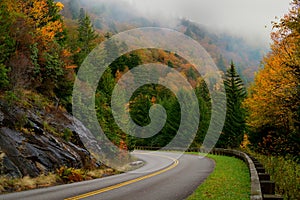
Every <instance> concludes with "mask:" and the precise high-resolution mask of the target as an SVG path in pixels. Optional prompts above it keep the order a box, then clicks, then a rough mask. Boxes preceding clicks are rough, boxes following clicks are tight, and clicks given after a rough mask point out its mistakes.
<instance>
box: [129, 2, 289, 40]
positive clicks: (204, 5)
mask: <svg viewBox="0 0 300 200" xmlns="http://www.w3.org/2000/svg"><path fill="white" fill-rule="evenodd" d="M123 1H127V2H129V3H130V4H131V5H132V6H133V7H135V8H136V9H137V10H138V11H140V12H141V13H142V14H143V15H144V16H145V17H150V18H155V19H159V20H160V21H162V22H165V23H172V20H171V19H175V18H178V17H180V18H188V19H190V20H192V21H195V22H197V23H199V24H203V25H206V26H208V27H210V28H213V29H214V30H215V31H220V30H221V31H230V33H234V34H236V35H239V36H243V37H244V38H246V39H247V40H248V41H250V42H251V43H252V44H256V45H268V44H269V42H270V40H269V38H270V32H271V29H272V25H271V21H274V20H275V17H276V16H277V17H279V18H281V17H282V16H283V15H284V14H285V13H287V12H288V9H289V7H290V5H289V3H290V1H291V0H123Z"/></svg>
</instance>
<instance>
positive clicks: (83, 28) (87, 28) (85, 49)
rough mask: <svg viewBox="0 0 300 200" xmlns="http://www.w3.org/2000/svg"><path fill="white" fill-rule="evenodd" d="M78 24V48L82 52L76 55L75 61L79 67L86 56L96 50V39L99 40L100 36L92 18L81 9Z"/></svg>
mask: <svg viewBox="0 0 300 200" xmlns="http://www.w3.org/2000/svg"><path fill="white" fill-rule="evenodd" d="M78 24H79V27H78V46H79V48H80V52H79V53H78V54H76V55H75V58H74V60H75V63H76V64H77V65H78V66H79V65H81V63H82V62H83V60H84V59H85V58H86V56H87V55H88V54H89V53H90V52H91V51H92V50H93V49H94V48H95V46H96V43H95V39H97V37H98V35H97V34H96V33H95V30H94V28H93V25H92V22H91V20H90V17H89V16H88V14H87V13H86V12H85V11H84V10H83V8H81V9H80V14H79V19H78Z"/></svg>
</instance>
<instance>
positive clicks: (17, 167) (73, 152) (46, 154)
mask: <svg viewBox="0 0 300 200" xmlns="http://www.w3.org/2000/svg"><path fill="white" fill-rule="evenodd" d="M86 131H88V130H87V129H86V128H85V127H84V126H83V125H82V124H81V123H80V122H79V121H78V120H76V119H74V118H73V117H72V116H71V115H70V114H69V113H67V112H66V111H64V110H63V109H60V108H55V107H53V106H52V107H46V108H42V109H41V108H37V107H32V106H27V108H24V107H18V106H11V105H10V106H8V105H5V103H3V102H0V175H5V176H9V177H23V176H26V175H29V176H31V177H36V176H38V175H39V174H42V173H45V174H47V172H51V171H55V169H57V168H58V167H60V166H68V167H74V168H84V167H85V168H88V167H91V165H93V166H94V165H100V164H99V163H97V162H95V161H94V159H93V158H92V156H91V155H90V153H89V152H88V151H87V150H86V149H85V147H84V145H83V143H82V142H81V140H80V137H79V135H80V134H81V135H82V134H85V133H84V132H86ZM93 166H92V167H93Z"/></svg>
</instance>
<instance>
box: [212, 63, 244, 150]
mask: <svg viewBox="0 0 300 200" xmlns="http://www.w3.org/2000/svg"><path fill="white" fill-rule="evenodd" d="M224 85H225V91H226V100H227V106H226V108H227V110H226V118H225V124H224V127H223V131H222V134H221V136H220V139H219V141H218V144H217V145H218V146H220V147H225V148H237V147H239V146H240V144H241V142H242V140H243V136H244V132H245V110H244V108H242V102H243V100H244V98H245V97H246V90H245V87H244V84H243V81H242V80H241V78H240V76H239V75H238V73H237V72H236V69H235V66H234V64H233V62H231V64H230V68H229V69H227V72H226V74H225V80H224Z"/></svg>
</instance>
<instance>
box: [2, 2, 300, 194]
mask: <svg viewBox="0 0 300 200" xmlns="http://www.w3.org/2000/svg"><path fill="white" fill-rule="evenodd" d="M292 2H293V3H292V4H291V5H292V9H291V11H290V12H289V13H288V14H287V15H286V16H285V17H284V18H282V19H281V20H280V21H279V22H277V23H274V32H273V33H272V35H271V37H272V41H273V44H272V45H271V47H270V52H268V53H267V51H266V49H264V48H259V47H253V46H251V45H249V44H248V43H247V42H245V41H244V40H243V39H241V38H237V37H234V36H231V35H230V34H228V33H217V32H213V31H211V30H209V29H207V28H206V27H204V26H201V25H198V24H196V23H193V22H191V21H189V20H188V19H179V20H178V23H177V26H176V27H171V28H174V29H176V30H178V31H180V32H181V33H184V34H186V35H187V36H190V37H191V38H193V39H194V40H196V41H198V42H199V43H200V44H201V45H202V46H203V47H204V48H205V50H206V51H208V53H209V54H210V56H211V57H212V59H213V61H214V62H215V63H216V65H217V67H218V68H219V71H216V72H213V73H217V74H220V75H221V76H222V80H224V89H225V90H224V91H223V92H222V91H221V90H220V89H219V88H220V87H219V86H220V85H218V84H216V83H214V84H208V83H206V82H205V81H204V77H201V76H200V74H199V73H198V72H197V70H195V66H193V65H192V64H191V63H189V62H188V61H187V60H186V59H184V58H183V57H181V56H180V55H178V54H177V53H174V52H170V51H167V50H164V49H153V48H149V49H139V50H135V51H131V52H129V53H127V54H124V55H121V56H119V57H118V58H117V59H116V60H114V61H113V62H112V63H111V64H110V66H109V68H108V69H107V70H106V71H105V72H104V74H103V75H102V77H101V79H100V81H99V83H98V85H97V88H96V92H95V107H93V108H91V109H93V110H95V111H96V116H97V119H96V121H97V122H99V124H100V125H101V127H102V130H103V132H104V133H105V134H106V136H107V138H108V139H109V140H110V141H111V142H112V143H113V144H114V145H115V146H116V147H119V149H121V150H133V149H134V147H135V146H151V147H164V146H166V145H167V144H168V143H169V142H170V141H172V139H173V138H174V137H175V136H176V134H177V131H178V129H179V126H180V123H181V118H182V116H181V113H182V112H181V107H180V104H179V102H178V98H177V97H176V95H175V94H174V93H173V92H172V91H171V90H170V89H168V88H166V87H164V86H162V85H159V84H147V85H144V86H142V87H140V88H138V90H137V91H135V92H134V94H133V95H132V97H131V98H130V101H129V102H127V104H126V105H123V106H126V108H127V109H128V110H129V111H130V116H131V118H132V119H133V121H134V122H135V123H136V124H138V125H140V126H147V125H148V124H150V123H151V119H150V116H149V115H150V110H151V107H152V106H153V105H155V104H160V105H162V106H163V107H164V108H165V110H166V115H167V119H166V123H165V125H164V127H163V128H162V130H160V131H159V133H158V134H156V135H154V136H152V137H149V138H139V137H133V136H131V135H129V134H127V133H125V132H124V131H123V130H121V129H120V127H119V126H118V125H117V123H116V122H115V118H114V116H113V111H112V108H111V107H112V106H111V104H112V101H111V99H112V92H113V88H114V87H115V85H116V84H117V82H118V81H119V80H120V79H121V78H122V76H123V75H124V74H127V75H128V74H129V75H130V73H131V70H132V69H134V68H135V67H137V66H138V65H141V64H148V63H159V64H163V65H165V66H168V67H169V68H170V69H172V70H176V71H177V72H179V74H180V75H182V77H184V78H185V79H186V80H187V82H188V83H189V84H190V85H191V88H192V90H194V92H195V94H196V96H197V102H191V103H190V104H191V105H194V104H197V107H198V108H199V111H200V122H199V123H198V122H197V123H198V130H197V134H196V137H195V138H194V140H193V141H191V147H197V148H200V147H203V139H204V137H205V136H206V133H207V130H208V128H209V124H210V120H211V116H212V115H213V114H216V113H212V111H211V110H212V104H213V103H215V102H214V100H212V99H211V98H212V97H211V94H209V89H210V88H215V89H216V90H217V91H218V92H219V93H220V95H224V94H225V93H226V102H223V103H224V104H226V108H227V110H226V119H225V122H224V127H223V130H222V131H220V132H219V133H218V134H220V138H219V141H218V143H217V144H216V147H222V148H241V147H245V146H247V145H248V147H251V148H252V150H254V151H256V152H259V153H261V154H264V155H268V156H270V155H274V156H287V157H288V158H289V159H290V160H292V161H291V162H298V163H299V148H300V147H299V144H300V142H299V138H300V137H299V133H300V130H299V121H300V119H299V116H300V109H299V108H300V105H299V104H300V100H299V96H300V94H299V84H300V83H299V66H300V63H299V62H300V58H299V55H300V54H299V50H300V49H299V46H300V41H299V38H300V37H299V30H300V25H299V24H300V19H299V18H300V17H299V16H300V15H299V7H300V6H299V5H300V3H299V1H298V0H293V1H292ZM0 20H1V23H0V134H1V135H0V136H3V138H6V139H3V140H1V141H2V142H0V155H1V157H0V162H1V165H0V166H6V168H5V167H2V168H4V169H5V170H2V168H1V171H0V172H1V173H3V174H9V175H10V176H13V177H14V176H25V175H30V176H37V175H38V174H40V173H43V172H45V171H46V172H48V171H54V170H55V169H57V168H59V167H60V165H68V167H75V168H81V167H85V168H91V167H95V166H97V165H98V164H99V163H97V162H95V160H94V157H93V156H92V155H93V152H88V151H87V149H86V148H85V145H84V144H83V143H82V141H81V139H82V138H81V136H82V134H83V135H84V133H90V132H89V129H91V127H88V126H87V127H83V125H82V124H81V122H79V121H76V119H73V118H72V93H73V85H74V80H75V78H76V77H77V73H78V71H79V69H80V66H81V65H82V63H83V62H84V60H85V59H86V58H87V57H88V55H89V54H90V53H91V52H92V50H93V49H94V48H95V47H97V46H98V45H99V44H100V43H101V42H103V41H107V40H109V39H110V38H112V36H113V35H115V34H117V33H119V32H121V31H124V30H129V29H132V28H136V27H146V26H158V27H159V26H160V24H159V22H157V21H151V20H150V19H146V18H144V17H141V16H139V14H138V13H137V12H134V11H133V10H132V8H130V7H128V5H127V4H123V3H117V2H116V1H112V2H104V1H89V3H87V2H86V1H84V0H63V1H62V2H57V1H54V0H2V1H1V2H0ZM169 28H170V27H169ZM185 45H186V44H182V46H183V47H185ZM105 48H106V50H107V52H109V51H108V50H113V51H114V53H116V52H117V53H118V52H121V50H122V49H126V48H127V46H126V45H124V44H122V43H121V44H120V43H118V42H110V43H107V45H106V46H105ZM263 54H265V55H264V56H263ZM260 63H261V64H260ZM258 69H259V70H258ZM257 70H258V72H257V74H256V75H255V76H254V72H255V71H257ZM170 71H171V70H169V71H168V70H166V71H164V72H161V73H160V74H161V75H162V76H163V77H169V78H170V79H172V78H173V79H172V80H174V81H178V80H177V79H176V78H174V77H172V75H173V74H172V73H170ZM153 73H155V72H153ZM156 73H157V72H156ZM152 75H153V74H151V73H148V74H146V75H145V79H146V78H147V77H146V76H148V77H149V76H152ZM254 77H255V78H254ZM205 78H207V79H209V78H211V77H210V74H208V75H207V77H205ZM135 81H136V80H135V77H132V79H130V80H129V82H128V83H126V84H130V83H133V82H135ZM252 81H254V82H253V83H252ZM86 84H87V85H88V84H89V82H88V81H87V83H86ZM248 86H250V87H249V89H248ZM184 89H185V88H183V89H182V91H180V92H181V94H184V93H185V92H186V91H185V90H184ZM120 98H121V97H120ZM224 101H225V100H224ZM90 106H93V105H90ZM88 114H89V113H88ZM217 114H218V113H217ZM189 117H191V116H188V117H187V119H188V120H190V121H191V122H192V121H193V120H194V119H193V118H192V117H191V118H189ZM72 122H73V125H72ZM74 122H75V123H74ZM74 124H75V125H74ZM78 127H80V128H79V131H78V129H76V128H78ZM188 134H189V133H186V135H188ZM45 135H46V136H45ZM186 135H184V136H183V137H182V141H184V140H185V139H189V138H185V136H186ZM10 136H11V137H10ZM1 138H2V137H1ZM7 138H9V139H7ZM20 138H21V139H20ZM248 139H249V140H248ZM7 141H9V142H10V143H9V142H7ZM39 141H43V142H40V143H41V144H39ZM45 141H46V142H45ZM30 142H32V143H30ZM47 142H48V143H47ZM93 142H94V141H93ZM98 142H99V146H100V147H99V149H101V147H103V146H105V144H104V143H103V141H102V140H100V141H98ZM179 143H180V142H179ZM241 144H242V145H241ZM18 145H20V146H21V147H22V148H19V147H18ZM39 145H46V147H47V148H46V147H45V146H42V147H41V146H39ZM47 145H48V146H49V145H50V147H49V148H48V146H47ZM12 146H16V149H13V151H14V152H17V155H16V154H15V153H11V151H12V149H11V148H10V147H12ZM53 146H55V148H56V149H59V150H57V151H59V155H60V157H61V158H62V159H63V162H61V161H57V160H51V155H49V154H48V153H43V152H42V150H40V149H43V151H44V150H45V149H51V151H54V150H53V148H54V147H53ZM179 146H180V144H179ZM27 148H28V149H29V150H28V149H27ZM55 148H54V149H55ZM24 149H27V150H24ZM32 149H38V150H36V151H33V150H32ZM64 151H65V152H66V153H64ZM2 152H3V156H2ZM20 152H21V153H20ZM22 152H23V153H24V152H25V153H24V154H22ZM28 152H29V155H28V154H27V153H28ZM37 152H38V153H37ZM114 153H115V154H113V155H112V156H115V157H117V158H120V159H121V158H122V156H123V157H125V156H124V155H123V154H118V153H119V151H116V152H114ZM117 154H118V155H117ZM20 155H22V156H20ZM37 155H38V156H37ZM39 155H43V156H42V158H41V157H39ZM44 155H45V156H44ZM19 157H20V158H21V159H23V161H22V160H15V159H16V158H19ZM2 158H3V159H2ZM4 158H8V159H10V161H9V163H8V162H6V163H5V162H4V161H5V159H4ZM24 160H25V161H24ZM49 160H50V161H49ZM23 162H24V163H30V165H29V166H32V168H31V169H28V168H26V166H23V165H20V163H23ZM51 162H54V163H55V164H53V165H52V164H51ZM77 162H79V164H78V165H76V163H77ZM3 163H4V164H3ZM7 163H8V164H7ZM11 163H12V164H11ZM11 165H15V166H17V165H20V166H17V167H15V168H13V169H14V170H13V173H12V172H11V171H9V170H8V169H10V168H9V166H11ZM91 165H92V166H91ZM100 165H101V164H100ZM18 167H20V168H23V169H22V170H21V169H20V170H19V169H18ZM30 170H31V171H30ZM32 170H34V172H32ZM81 180H82V179H81ZM0 189H1V188H0Z"/></svg>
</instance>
